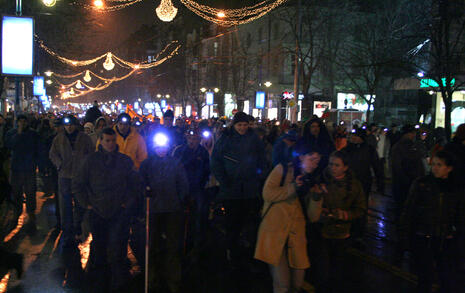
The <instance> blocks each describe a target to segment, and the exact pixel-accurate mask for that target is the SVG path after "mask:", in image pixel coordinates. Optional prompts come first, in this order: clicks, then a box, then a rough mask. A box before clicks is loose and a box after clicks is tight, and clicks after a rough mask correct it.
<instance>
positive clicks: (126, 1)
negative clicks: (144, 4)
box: [71, 0, 142, 12]
mask: <svg viewBox="0 0 465 293" xmlns="http://www.w3.org/2000/svg"><path fill="white" fill-rule="evenodd" d="M107 1H108V0H107ZM141 1H142V0H110V2H118V3H122V4H116V5H112V6H106V7H105V6H103V7H97V6H95V5H89V4H86V3H79V2H73V3H71V4H72V5H77V6H81V7H83V8H85V9H88V10H94V11H98V12H112V11H118V10H121V9H124V8H126V7H129V6H131V5H134V4H136V3H138V2H141Z"/></svg>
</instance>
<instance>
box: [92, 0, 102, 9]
mask: <svg viewBox="0 0 465 293" xmlns="http://www.w3.org/2000/svg"><path fill="white" fill-rule="evenodd" d="M94 6H95V7H97V8H99V9H100V8H103V1H102V0H95V1H94Z"/></svg>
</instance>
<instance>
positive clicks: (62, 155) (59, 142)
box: [49, 131, 95, 178]
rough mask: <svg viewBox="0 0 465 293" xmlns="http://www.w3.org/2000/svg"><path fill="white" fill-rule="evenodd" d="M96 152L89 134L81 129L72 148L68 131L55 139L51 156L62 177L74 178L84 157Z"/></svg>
mask: <svg viewBox="0 0 465 293" xmlns="http://www.w3.org/2000/svg"><path fill="white" fill-rule="evenodd" d="M94 152H95V147H94V145H93V144H92V140H91V139H90V137H89V136H88V135H87V134H85V133H84V132H81V131H80V132H79V133H78V134H77V137H76V142H75V143H74V148H72V147H71V143H70V141H69V139H68V137H67V136H66V132H65V131H63V132H61V133H59V134H58V135H57V136H56V137H55V138H54V139H53V142H52V147H51V148H50V153H49V156H50V160H51V161H52V163H53V164H54V165H55V167H56V168H57V170H58V176H59V177H60V178H73V177H74V176H75V174H76V173H77V171H78V170H79V167H80V166H81V164H82V163H83V162H84V159H85V158H86V157H87V156H88V155H90V154H92V153H94Z"/></svg>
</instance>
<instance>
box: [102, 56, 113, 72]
mask: <svg viewBox="0 0 465 293" xmlns="http://www.w3.org/2000/svg"><path fill="white" fill-rule="evenodd" d="M111 57H112V54H111V53H110V52H108V53H107V58H106V59H105V62H103V68H105V70H108V71H110V70H112V69H113V68H115V63H114V62H113V59H111Z"/></svg>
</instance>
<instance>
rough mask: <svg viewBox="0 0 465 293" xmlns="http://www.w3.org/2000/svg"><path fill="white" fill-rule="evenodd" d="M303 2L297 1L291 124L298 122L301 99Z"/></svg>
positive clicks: (290, 102)
mask: <svg viewBox="0 0 465 293" xmlns="http://www.w3.org/2000/svg"><path fill="white" fill-rule="evenodd" d="M301 8H302V0H297V6H296V12H297V23H296V27H295V28H296V40H295V68H294V98H293V99H292V100H291V101H289V104H290V105H291V104H292V103H293V105H292V106H293V107H291V108H290V110H291V111H290V112H291V123H296V122H297V108H298V107H297V105H298V103H297V101H298V97H299V83H300V63H301V60H300V42H301V39H302V9H301ZM290 105H289V106H290Z"/></svg>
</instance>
